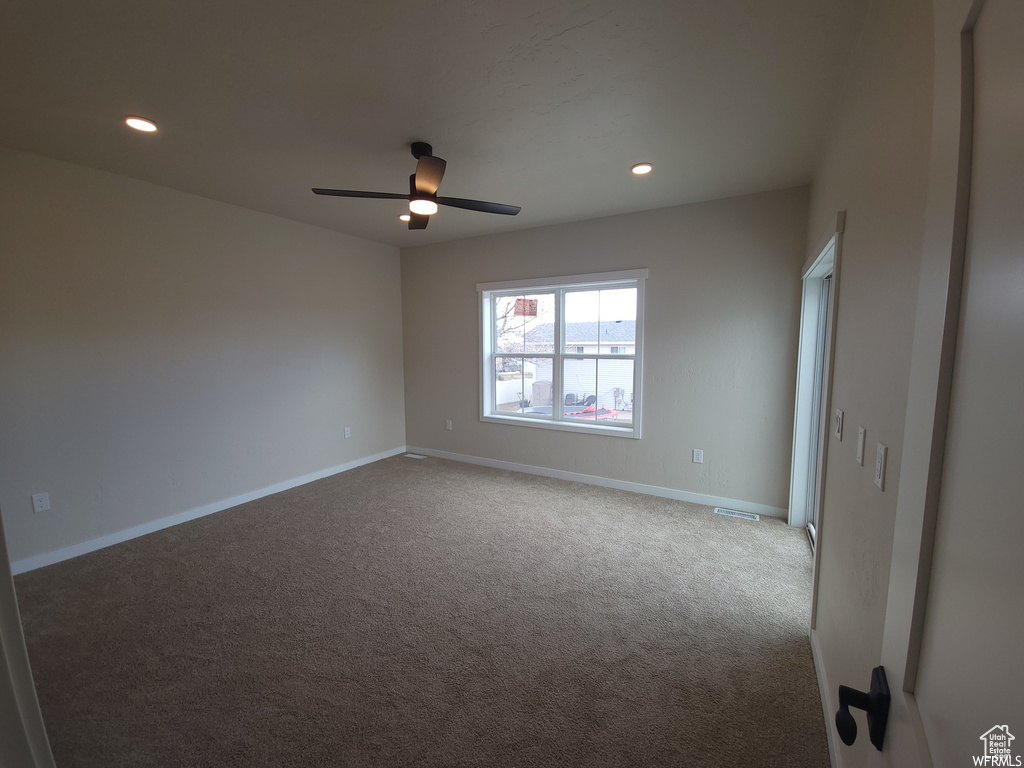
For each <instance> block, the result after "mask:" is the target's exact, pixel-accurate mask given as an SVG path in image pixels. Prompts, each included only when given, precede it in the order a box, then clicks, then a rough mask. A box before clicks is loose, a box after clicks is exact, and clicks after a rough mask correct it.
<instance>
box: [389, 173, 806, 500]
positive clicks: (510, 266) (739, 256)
mask: <svg viewBox="0 0 1024 768" xmlns="http://www.w3.org/2000/svg"><path fill="white" fill-rule="evenodd" d="M806 215H807V190H806V189H804V188H801V189H792V190H784V191H780V192H770V193H765V194H758V195H750V196H745V197H738V198H732V199H727V200H719V201H714V202H708V203H701V204H698V205H688V206H683V207H678V208H667V209H663V210H656V211H649V212H646V213H636V214H627V215H623V216H615V217H610V218H604V219H596V220H592V221H586V222H580V223H575V224H565V225H559V226H553V227H545V228H541V229H536V230H529V231H525V232H519V233H511V234H504V235H494V236H490V237H483V238H476V239H472V240H464V241H459V242H454V243H446V244H440V245H434V246H425V247H422V248H411V249H404V250H403V251H402V301H403V318H404V323H405V373H406V432H407V434H406V439H407V442H408V444H409V445H410V446H417V447H424V448H429V449H434V450H439V451H451V452H454V453H460V454H466V455H470V456H477V457H483V458H488V459H495V460H500V461H510V462H516V463H521V464H529V465H534V466H541V467H546V468H549V469H555V470H562V471H566V472H577V473H582V474H587V475H597V476H600V477H605V478H612V479H615V480H623V481H628V482H635V483H643V484H648V485H655V486H660V487H665V488H671V489H676V490H681V491H687V492H692V493H699V494H705V495H711V496H718V497H725V498H728V499H738V500H742V501H750V502H755V503H759V504H765V505H769V506H772V507H777V508H785V507H787V506H788V490H789V459H790V447H791V441H792V429H793V399H794V396H793V393H794V389H795V367H796V340H797V326H798V321H799V317H798V315H799V291H800V281H799V270H800V265H801V264H802V263H803V260H804V250H805V232H806ZM635 268H647V269H648V270H649V278H648V280H647V296H646V317H645V329H646V330H645V339H644V344H645V350H644V362H645V370H644V393H643V397H644V417H643V418H644V421H643V439H642V440H632V439H626V438H618V437H606V436H599V435H581V434H576V433H564V432H554V431H551V430H544V429H531V428H526V427H518V426H508V425H504V424H489V423H483V422H481V421H480V420H479V408H480V406H479V401H480V393H479V379H480V375H479V366H480V350H479V340H478V339H479V331H478V308H477V293H476V289H475V286H476V284H477V283H479V282H490V281H499V280H513V279H525V278H535V277H554V276H560V275H572V274H581V273H589V272H601V271H608V270H620V269H635ZM445 419H452V420H453V422H454V429H453V430H452V431H451V432H448V431H446V430H445V428H444V422H445ZM693 448H702V449H703V450H704V461H705V463H704V464H703V465H697V464H693V463H692V461H691V450H692V449H693Z"/></svg>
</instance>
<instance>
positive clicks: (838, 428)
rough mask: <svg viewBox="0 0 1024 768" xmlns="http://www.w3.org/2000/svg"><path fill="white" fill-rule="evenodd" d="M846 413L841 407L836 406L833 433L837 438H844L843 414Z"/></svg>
mask: <svg viewBox="0 0 1024 768" xmlns="http://www.w3.org/2000/svg"><path fill="white" fill-rule="evenodd" d="M844 415H845V414H843V412H842V410H841V409H839V408H836V415H835V417H834V418H833V419H832V426H833V429H832V434H834V435H835V436H836V440H842V439H843V416H844Z"/></svg>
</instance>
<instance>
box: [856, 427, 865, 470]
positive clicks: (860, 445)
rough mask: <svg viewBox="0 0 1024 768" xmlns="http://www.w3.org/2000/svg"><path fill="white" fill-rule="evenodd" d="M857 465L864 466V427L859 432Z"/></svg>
mask: <svg viewBox="0 0 1024 768" xmlns="http://www.w3.org/2000/svg"><path fill="white" fill-rule="evenodd" d="M857 463H858V464H860V465H861V466H862V467H863V466H864V427H861V428H860V429H859V430H858V431H857Z"/></svg>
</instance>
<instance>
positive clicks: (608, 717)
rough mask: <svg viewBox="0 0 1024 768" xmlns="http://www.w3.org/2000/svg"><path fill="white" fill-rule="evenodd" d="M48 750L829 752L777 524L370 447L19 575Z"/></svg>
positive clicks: (711, 755) (77, 753)
mask: <svg viewBox="0 0 1024 768" xmlns="http://www.w3.org/2000/svg"><path fill="white" fill-rule="evenodd" d="M16 586H17V590H18V596H19V602H20V607H21V612H22V621H23V624H24V628H25V635H26V639H27V641H28V645H29V652H30V656H31V660H32V664H33V671H34V674H35V679H36V685H37V688H38V691H39V697H40V702H41V705H42V709H43V715H44V717H45V719H46V724H47V728H48V732H49V736H50V740H51V742H52V745H53V749H54V753H55V755H56V758H57V764H58V765H59V766H103V767H104V768H110V767H111V766H161V767H166V766H588V767H590V768H593V767H600V766H682V765H700V766H729V767H730V768H734V767H735V766H815V768H818V767H820V766H827V765H828V764H829V758H828V748H827V743H826V736H825V727H824V721H823V717H822V711H821V703H820V698H819V694H818V688H817V683H816V680H815V675H814V665H813V662H812V659H811V650H810V645H809V642H808V639H807V627H808V623H809V610H810V593H811V556H810V552H809V549H808V545H807V540H806V537H805V535H804V533H803V531H801V530H798V529H794V528H790V527H788V526H786V525H785V524H784V523H783V522H782V521H779V520H770V519H765V518H762V519H761V521H760V522H752V521H746V520H738V519H733V518H726V517H722V516H720V515H715V514H713V512H712V510H711V508H709V507H704V506H700V505H697V504H689V503H685V502H678V501H672V500H668V499H662V498H657V497H651V496H642V495H638V494H632V493H627V492H623V491H616V490H610V489H606V488H598V487H593V486H587V485H581V484H577V483H569V482H565V481H561V480H553V479H548V478H542V477H536V476H532V475H524V474H520V473H515V472H507V471H502V470H494V469H488V468H483V467H478V466H473V465H469V464H461V463H455V462H450V461H444V460H441V459H435V458H428V459H423V460H416V459H410V458H406V457H404V456H396V457H394V458H391V459H386V460H384V461H380V462H376V463H374V464H371V465H367V466H364V467H360V468H358V469H354V470H351V471H349V472H346V473H343V474H340V475H336V476H334V477H330V478H327V479H325V480H321V481H318V482H315V483H310V484H308V485H304V486H300V487H298V488H294V489H292V490H290V491H286V492H284V493H280V494H277V495H275V496H271V497H267V498H264V499H261V500H258V501H254V502H251V503H248V504H244V505H241V506H238V507H235V508H232V509H229V510H226V511H224V512H220V513H218V514H215V515H211V516H209V517H205V518H202V519H199V520H195V521H192V522H189V523H186V524H183V525H179V526H176V527H173V528H169V529H166V530H163V531H160V532H157V533H153V534H150V535H148V536H145V537H142V538H139V539H135V540H132V541H129V542H126V543H123V544H119V545H117V546H114V547H109V548H107V549H104V550H101V551H98V552H94V553H91V554H88V555H84V556H81V557H78V558H75V559H74V560H69V561H65V562H63V563H58V564H57V565H53V566H50V567H47V568H43V569H40V570H37V571H33V572H30V573H26V574H23V575H21V576H19V577H17V579H16Z"/></svg>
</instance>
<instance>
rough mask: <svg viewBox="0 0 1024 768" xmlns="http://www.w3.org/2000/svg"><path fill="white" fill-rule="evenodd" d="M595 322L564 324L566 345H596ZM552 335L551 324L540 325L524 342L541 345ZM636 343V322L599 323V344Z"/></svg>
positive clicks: (610, 321) (613, 321)
mask: <svg viewBox="0 0 1024 768" xmlns="http://www.w3.org/2000/svg"><path fill="white" fill-rule="evenodd" d="M597 331H598V327H597V322H596V321H594V322H587V323H566V324H565V343H566V344H596V343H597ZM553 334H554V325H553V324H552V323H541V324H540V325H537V326H535V327H533V328H531V329H530V330H529V331H527V332H526V341H527V342H534V343H542V342H544V341H547V340H548V339H550V338H551V337H552V335H553ZM635 341H636V320H606V321H604V322H602V323H601V343H602V344H614V343H616V342H622V343H628V344H632V343H634V342H635Z"/></svg>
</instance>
